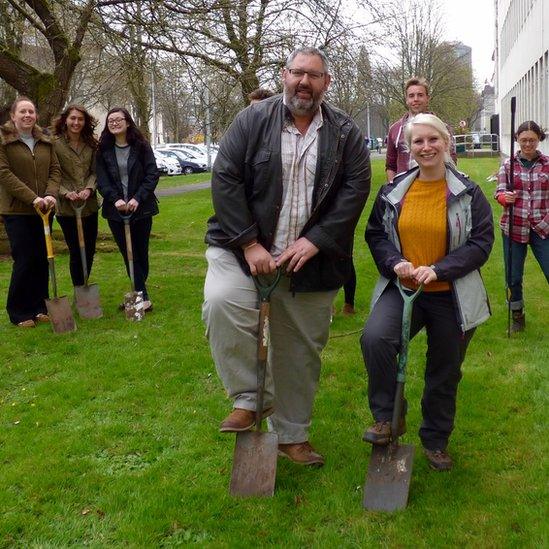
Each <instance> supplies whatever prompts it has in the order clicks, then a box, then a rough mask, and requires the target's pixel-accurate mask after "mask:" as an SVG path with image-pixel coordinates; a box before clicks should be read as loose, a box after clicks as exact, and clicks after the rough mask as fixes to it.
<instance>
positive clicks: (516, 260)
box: [503, 230, 549, 311]
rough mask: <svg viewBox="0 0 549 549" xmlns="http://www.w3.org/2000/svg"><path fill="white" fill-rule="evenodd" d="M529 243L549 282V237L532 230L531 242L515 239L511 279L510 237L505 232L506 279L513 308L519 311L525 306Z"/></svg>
mask: <svg viewBox="0 0 549 549" xmlns="http://www.w3.org/2000/svg"><path fill="white" fill-rule="evenodd" d="M528 244H529V245H530V247H531V248H532V252H533V254H534V257H535V258H536V259H537V262H538V263H539V266H540V267H541V270H542V271H543V274H544V275H545V278H546V280H547V282H548V283H549V239H547V238H546V239H543V238H541V236H539V235H538V234H537V233H536V232H535V231H532V230H531V231H530V240H529V242H527V243H525V244H523V243H521V242H515V241H514V240H513V242H512V244H511V246H512V249H511V280H509V258H508V255H509V238H508V237H507V236H506V235H505V234H503V257H504V260H505V281H506V282H507V285H508V287H509V289H510V290H511V310H512V311H518V310H520V309H522V308H523V307H524V301H523V298H522V278H523V276H524V261H525V260H526V252H527V251H528Z"/></svg>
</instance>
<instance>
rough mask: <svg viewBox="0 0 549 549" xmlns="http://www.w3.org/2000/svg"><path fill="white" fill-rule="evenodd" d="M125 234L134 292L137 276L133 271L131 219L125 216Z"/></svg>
mask: <svg viewBox="0 0 549 549" xmlns="http://www.w3.org/2000/svg"><path fill="white" fill-rule="evenodd" d="M124 234H125V236H126V255H127V257H128V271H130V281H131V284H132V292H135V276H134V272H133V248H132V233H131V230H130V219H129V217H128V216H126V217H124Z"/></svg>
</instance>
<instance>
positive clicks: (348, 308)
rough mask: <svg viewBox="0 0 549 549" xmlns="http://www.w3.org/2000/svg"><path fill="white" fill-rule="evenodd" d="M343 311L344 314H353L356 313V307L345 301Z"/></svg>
mask: <svg viewBox="0 0 549 549" xmlns="http://www.w3.org/2000/svg"><path fill="white" fill-rule="evenodd" d="M341 312H342V313H343V316H353V315H354V314H356V311H355V308H354V307H353V306H352V305H351V304H350V303H344V304H343V309H342V310H341Z"/></svg>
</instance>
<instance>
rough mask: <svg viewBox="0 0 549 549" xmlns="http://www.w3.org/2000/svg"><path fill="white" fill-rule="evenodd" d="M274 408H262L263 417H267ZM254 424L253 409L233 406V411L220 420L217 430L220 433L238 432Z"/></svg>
mask: <svg viewBox="0 0 549 549" xmlns="http://www.w3.org/2000/svg"><path fill="white" fill-rule="evenodd" d="M273 412H274V408H267V409H265V410H263V419H265V418H266V417H269V416H270V415H271V414H272V413H273ZM254 425H255V411H254V410H245V409H244V408H234V409H233V411H232V412H231V413H230V414H229V415H228V416H227V417H226V418H225V419H224V420H223V421H222V422H221V425H220V427H219V431H220V432H221V433H240V432H242V431H249V430H250V429H251V428H252V427H253V426H254Z"/></svg>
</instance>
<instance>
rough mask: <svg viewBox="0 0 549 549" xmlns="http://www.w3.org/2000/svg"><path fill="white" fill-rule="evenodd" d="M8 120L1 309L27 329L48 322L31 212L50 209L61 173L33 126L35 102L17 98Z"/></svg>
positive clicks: (2, 171)
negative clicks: (6, 253)
mask: <svg viewBox="0 0 549 549" xmlns="http://www.w3.org/2000/svg"><path fill="white" fill-rule="evenodd" d="M10 117H11V120H10V121H9V122H7V123H6V124H4V126H2V127H1V128H0V132H1V137H2V142H1V144H0V215H2V216H3V219H4V225H5V228H6V233H7V235H8V239H9V242H10V248H11V255H12V257H13V269H12V273H11V280H10V287H9V290H8V299H7V304H6V309H7V311H8V315H9V318H10V321H11V322H12V323H13V324H16V325H17V326H20V327H23V328H27V327H29V328H30V327H34V326H35V323H36V322H37V321H38V322H44V321H45V322H48V321H49V318H48V315H47V311H46V304H45V301H44V300H45V299H47V298H48V259H47V254H46V246H45V243H44V229H43V225H42V220H41V219H40V217H39V216H38V215H37V214H36V211H35V207H38V208H40V209H41V210H42V211H44V212H45V211H47V210H48V209H50V208H53V207H55V204H56V197H57V192H58V189H59V181H60V177H61V174H60V170H59V162H58V161H57V156H56V154H55V150H54V148H53V144H52V143H51V140H50V139H49V137H47V136H46V135H44V133H43V132H42V130H41V128H40V127H39V126H38V125H37V123H36V122H37V119H38V113H37V111H36V107H35V106H34V103H33V102H32V101H31V100H30V99H28V98H27V97H19V98H17V99H16V100H15V102H14V103H13V105H12V107H11V110H10Z"/></svg>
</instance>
